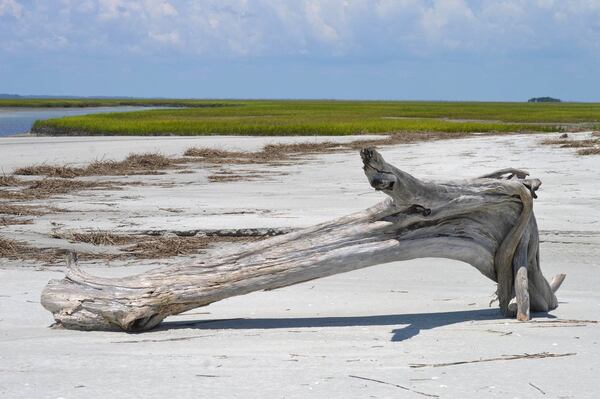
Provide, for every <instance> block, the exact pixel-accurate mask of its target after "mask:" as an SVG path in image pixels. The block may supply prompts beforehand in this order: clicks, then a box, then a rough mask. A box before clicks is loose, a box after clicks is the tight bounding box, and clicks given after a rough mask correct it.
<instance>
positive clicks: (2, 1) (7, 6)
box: [0, 0, 23, 18]
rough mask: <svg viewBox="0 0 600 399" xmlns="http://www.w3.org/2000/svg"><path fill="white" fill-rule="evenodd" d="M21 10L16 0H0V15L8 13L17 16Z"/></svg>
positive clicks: (21, 7)
mask: <svg viewBox="0 0 600 399" xmlns="http://www.w3.org/2000/svg"><path fill="white" fill-rule="evenodd" d="M22 11H23V6H22V5H21V4H19V3H18V2H17V1H16V0H0V17H1V16H3V15H10V16H13V17H15V18H19V17H20V16H21V13H22Z"/></svg>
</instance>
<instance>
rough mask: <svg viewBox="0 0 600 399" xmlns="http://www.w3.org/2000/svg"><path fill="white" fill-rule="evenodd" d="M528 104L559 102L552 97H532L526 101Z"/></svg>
mask: <svg viewBox="0 0 600 399" xmlns="http://www.w3.org/2000/svg"><path fill="white" fill-rule="evenodd" d="M527 102H528V103H559V102H561V101H560V99H558V98H552V97H533V98H530V99H529V100H527Z"/></svg>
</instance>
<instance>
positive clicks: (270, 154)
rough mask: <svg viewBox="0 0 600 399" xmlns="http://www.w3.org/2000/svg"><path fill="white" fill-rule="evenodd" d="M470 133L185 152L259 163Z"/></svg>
mask: <svg viewBox="0 0 600 399" xmlns="http://www.w3.org/2000/svg"><path fill="white" fill-rule="evenodd" d="M466 135H467V133H410V134H400V133H399V134H392V135H389V136H387V137H384V138H378V139H372V140H367V139H362V140H355V141H351V142H348V143H336V142H332V141H323V142H301V143H291V144H268V145H266V146H264V147H263V148H262V150H260V151H256V152H240V151H225V150H216V149H212V148H205V147H192V148H188V149H187V150H186V151H185V152H184V155H185V156H188V157H196V158H200V160H201V161H203V162H208V163H213V164H225V163H228V164H235V163H237V164H257V163H274V162H281V161H287V160H290V159H295V158H298V157H299V156H303V155H307V154H323V153H330V152H334V151H349V150H359V149H362V148H364V147H370V146H384V145H393V144H407V143H415V142H420V141H428V140H440V139H448V138H459V137H464V136H466Z"/></svg>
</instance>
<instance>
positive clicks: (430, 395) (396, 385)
mask: <svg viewBox="0 0 600 399" xmlns="http://www.w3.org/2000/svg"><path fill="white" fill-rule="evenodd" d="M348 377H350V378H357V379H359V380H365V381H371V382H377V383H378V384H385V385H391V386H393V387H396V388H400V389H404V390H405V391H410V392H414V393H416V394H419V395H423V396H427V397H429V398H439V395H432V394H429V393H425V392H420V391H415V390H414V389H410V388H408V387H405V386H403V385H398V384H393V383H391V382H385V381H381V380H375V379H373V378H367V377H361V376H358V375H348Z"/></svg>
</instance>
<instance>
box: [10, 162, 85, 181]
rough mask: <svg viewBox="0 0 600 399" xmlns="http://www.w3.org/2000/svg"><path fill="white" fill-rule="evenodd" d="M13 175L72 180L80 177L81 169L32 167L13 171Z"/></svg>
mask: <svg viewBox="0 0 600 399" xmlns="http://www.w3.org/2000/svg"><path fill="white" fill-rule="evenodd" d="M15 175H21V176H47V177H63V178H73V177H78V176H82V175H81V168H75V167H71V166H58V165H33V166H25V167H22V168H18V169H16V170H15Z"/></svg>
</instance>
